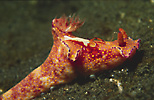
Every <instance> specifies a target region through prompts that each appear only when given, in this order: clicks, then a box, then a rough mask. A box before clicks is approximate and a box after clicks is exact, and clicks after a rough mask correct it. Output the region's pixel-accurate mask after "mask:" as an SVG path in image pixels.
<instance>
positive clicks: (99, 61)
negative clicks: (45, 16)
mask: <svg viewBox="0 0 154 100" xmlns="http://www.w3.org/2000/svg"><path fill="white" fill-rule="evenodd" d="M82 25H83V22H82V21H80V20H79V18H78V17H76V18H74V17H68V18H67V17H65V16H63V17H61V18H59V19H57V18H55V19H53V21H52V35H53V40H54V44H53V47H52V49H51V51H50V54H49V56H48V57H47V59H46V60H45V61H44V63H43V64H42V65H40V66H39V67H38V68H36V69H35V70H34V71H32V72H31V73H30V74H29V75H28V76H26V77H25V78H24V79H23V80H22V81H21V82H19V83H18V84H17V85H15V86H14V87H12V88H11V89H10V90H8V91H7V92H5V93H4V94H2V95H1V96H0V100H29V99H32V98H35V97H36V96H37V95H39V94H40V93H42V92H44V91H46V90H47V89H49V88H50V87H52V86H55V85H58V84H64V83H68V82H70V81H72V80H73V79H74V78H76V77H77V76H78V75H91V74H95V73H96V72H100V71H102V70H105V69H111V68H114V67H116V66H118V65H120V64H122V63H123V62H124V61H125V60H126V59H128V58H130V57H132V56H133V55H134V54H135V52H136V50H137V49H138V48H139V42H140V39H138V40H135V41H134V40H133V39H131V38H130V37H128V36H127V34H126V32H125V31H124V30H123V29H121V28H120V29H119V33H118V39H117V40H115V41H112V42H108V41H104V40H102V39H100V38H94V39H91V40H88V39H83V38H80V37H76V36H73V35H72V32H73V31H75V30H76V29H77V28H79V27H80V26H82ZM95 39H97V40H95Z"/></svg>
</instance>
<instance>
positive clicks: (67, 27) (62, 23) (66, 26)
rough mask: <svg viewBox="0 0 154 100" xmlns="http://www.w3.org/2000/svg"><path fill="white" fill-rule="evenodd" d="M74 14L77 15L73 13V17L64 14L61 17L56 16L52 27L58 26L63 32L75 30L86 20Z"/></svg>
mask: <svg viewBox="0 0 154 100" xmlns="http://www.w3.org/2000/svg"><path fill="white" fill-rule="evenodd" d="M74 16H75V15H73V16H72V17H71V16H69V17H66V16H65V15H64V16H62V17H61V18H59V19H57V18H55V19H53V21H52V27H53V28H54V27H55V28H58V29H59V30H60V31H62V32H73V31H75V30H76V29H77V28H79V27H80V26H82V25H83V23H84V21H81V20H80V19H79V17H78V16H77V17H74Z"/></svg>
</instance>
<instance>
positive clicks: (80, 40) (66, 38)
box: [64, 36, 89, 46]
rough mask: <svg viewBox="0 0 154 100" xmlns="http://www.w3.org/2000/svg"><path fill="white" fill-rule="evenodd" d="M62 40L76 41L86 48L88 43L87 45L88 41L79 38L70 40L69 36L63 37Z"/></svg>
mask: <svg viewBox="0 0 154 100" xmlns="http://www.w3.org/2000/svg"><path fill="white" fill-rule="evenodd" d="M64 40H74V41H78V42H83V44H84V45H85V46H87V45H88V43H89V40H87V39H83V38H79V37H75V38H72V37H69V36H64Z"/></svg>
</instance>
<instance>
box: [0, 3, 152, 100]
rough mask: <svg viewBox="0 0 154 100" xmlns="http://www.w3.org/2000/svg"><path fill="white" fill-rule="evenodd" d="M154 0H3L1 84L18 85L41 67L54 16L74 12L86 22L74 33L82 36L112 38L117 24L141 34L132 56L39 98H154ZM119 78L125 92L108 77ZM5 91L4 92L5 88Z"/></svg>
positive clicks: (0, 13)
mask: <svg viewBox="0 0 154 100" xmlns="http://www.w3.org/2000/svg"><path fill="white" fill-rule="evenodd" d="M153 9H154V3H153V2H152V0H151V1H150V0H124V1H122V0H112V1H111V0H108V1H107V0H103V1H102V0H95V1H88V0H78V1H75V0H73V1H63V0H55V1H48V0H47V1H37V0H36V1H14V2H13V1H12V2H11V1H6V2H3V1H0V89H2V90H3V92H5V91H7V90H8V89H9V88H11V87H12V86H14V85H15V84H17V83H18V82H19V81H20V80H22V79H23V78H24V77H25V76H26V75H28V74H29V73H30V72H31V71H33V70H34V69H35V68H37V66H39V65H40V64H41V63H42V62H43V61H44V60H45V59H46V57H47V56H48V54H49V51H50V49H51V47H52V43H53V40H52V35H51V21H52V19H53V18H55V17H58V18H59V17H60V16H62V15H63V14H66V16H69V15H72V14H74V13H75V14H76V15H79V16H80V18H81V19H84V20H85V24H84V25H83V26H82V27H81V28H80V29H78V30H77V32H75V35H76V36H80V37H83V38H93V37H99V38H102V39H103V40H108V41H110V40H111V39H112V37H113V36H114V40H115V39H116V34H114V32H118V28H123V29H124V30H125V31H126V32H127V33H128V36H130V37H132V38H133V39H138V38H140V39H141V43H140V48H139V50H138V52H137V53H136V55H135V56H134V58H133V59H132V60H131V61H128V62H126V63H125V64H123V65H121V66H119V67H118V68H117V69H114V70H108V71H104V72H102V73H101V74H98V75H97V76H96V78H95V79H90V78H84V77H83V78H77V79H76V80H74V81H73V82H71V83H69V84H65V85H61V86H57V87H55V89H53V90H50V91H47V93H44V94H41V96H39V97H37V98H36V99H35V100H43V99H47V100H51V99H53V100H54V99H57V100H64V99H66V100H103V99H104V100H111V99H112V100H117V99H119V100H124V99H127V100H134V99H135V100H151V99H153V97H154V94H153V91H154V73H153V72H154V49H153V48H154V39H153V38H154V29H153V28H154V10H153ZM110 78H114V79H117V80H119V81H120V82H121V83H122V86H123V92H122V93H121V94H119V90H118V88H117V86H116V85H115V84H113V83H111V82H109V79H110ZM3 92H1V94H2V93H3Z"/></svg>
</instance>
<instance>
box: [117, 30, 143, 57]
mask: <svg viewBox="0 0 154 100" xmlns="http://www.w3.org/2000/svg"><path fill="white" fill-rule="evenodd" d="M140 41H141V40H140V39H137V40H133V39H131V38H130V37H128V36H127V34H126V32H125V31H124V30H123V29H122V28H119V33H118V39H117V41H116V42H117V45H118V46H117V47H116V48H117V49H119V51H120V54H121V55H122V56H123V57H125V58H131V57H132V56H133V55H134V54H135V53H136V50H137V49H138V48H139V42H140Z"/></svg>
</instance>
